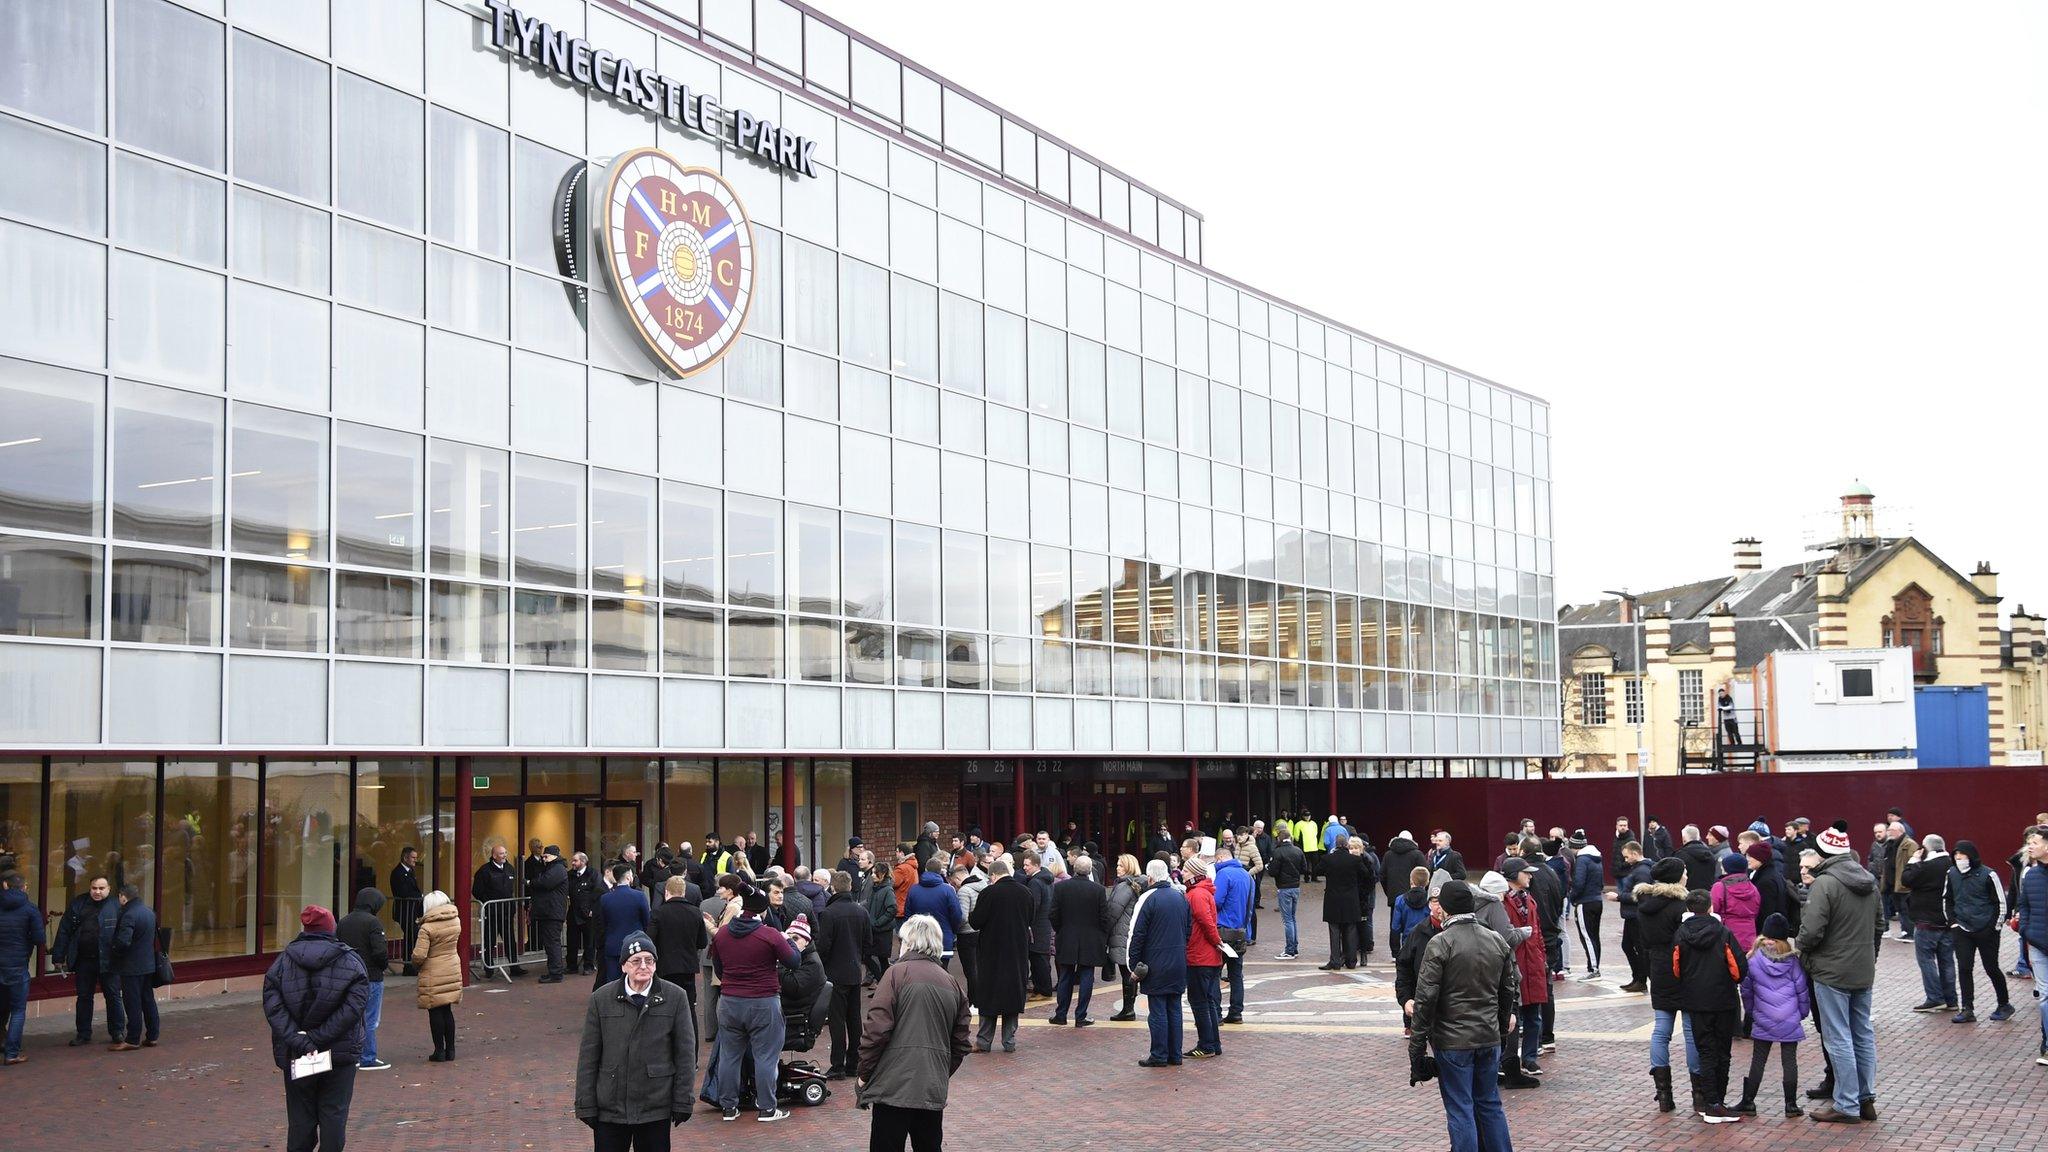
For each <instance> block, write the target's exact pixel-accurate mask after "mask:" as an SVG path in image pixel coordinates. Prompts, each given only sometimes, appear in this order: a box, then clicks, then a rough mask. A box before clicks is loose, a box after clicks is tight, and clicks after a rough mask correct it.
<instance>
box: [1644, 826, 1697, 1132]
mask: <svg viewBox="0 0 2048 1152" xmlns="http://www.w3.org/2000/svg"><path fill="white" fill-rule="evenodd" d="M1688 891H1689V890H1688V889H1687V888H1686V886H1685V861H1684V860H1683V859H1682V858H1680V857H1677V856H1666V857H1665V858H1664V859H1662V860H1659V861H1657V862H1656V863H1655V864H1653V865H1651V866H1650V880H1649V883H1647V884H1637V885H1635V886H1634V887H1633V888H1631V889H1630V890H1629V894H1630V895H1631V896H1633V897H1635V902H1636V941H1637V947H1639V948H1641V949H1642V953H1643V955H1644V957H1646V958H1647V959H1649V961H1650V966H1649V967H1650V1010H1651V1011H1652V1012H1653V1013H1654V1014H1655V1016H1654V1020H1655V1022H1654V1023H1653V1024H1652V1025H1651V1028H1650V1080H1651V1081H1652V1083H1654V1084H1655V1085H1656V1088H1657V1109H1658V1110H1659V1111H1661V1112H1670V1111H1672V1110H1674V1109H1676V1108H1677V1107H1678V1104H1677V1101H1675V1100H1674V1099H1673V1098H1672V1095H1671V1033H1672V1032H1673V1031H1674V1030H1676V1029H1678V1028H1679V1027H1680V1025H1681V1018H1680V1016H1679V1007H1680V1003H1679V990H1678V976H1677V973H1675V972H1673V971H1672V970H1671V945H1672V941H1673V940H1674V939H1675V938H1676V937H1677V935H1678V926H1679V924H1681V923H1682V922H1683V921H1684V920H1685V898H1686V896H1687V895H1688ZM1682 1024H1683V1028H1684V1032H1683V1036H1684V1039H1685V1067H1686V1071H1687V1073H1688V1074H1689V1075H1690V1076H1691V1078H1692V1081H1693V1091H1694V1099H1695V1103H1697V1100H1698V1096H1699V1078H1700V1054H1699V1047H1698V1045H1697V1044H1695V1043H1694V1041H1693V1035H1692V1021H1691V1020H1690V1019H1684V1020H1683V1021H1682ZM1695 1110H1697V1109H1695Z"/></svg>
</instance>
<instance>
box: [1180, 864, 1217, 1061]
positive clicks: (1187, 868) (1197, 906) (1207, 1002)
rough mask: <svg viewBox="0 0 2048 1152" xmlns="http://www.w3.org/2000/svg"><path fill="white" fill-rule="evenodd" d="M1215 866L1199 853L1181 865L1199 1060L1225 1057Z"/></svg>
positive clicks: (1190, 999) (1190, 1002) (1190, 997)
mask: <svg viewBox="0 0 2048 1152" xmlns="http://www.w3.org/2000/svg"><path fill="white" fill-rule="evenodd" d="M1211 868H1212V866H1211V865H1210V863H1209V861H1208V859H1207V858H1206V857H1204V856H1202V855H1201V853H1199V852H1197V853H1195V854H1194V855H1191V856H1189V857H1188V858H1187V859H1186V861H1185V862H1184V863H1183V864H1182V865H1181V872H1182V874H1183V875H1185V876H1187V877H1188V878H1189V883H1188V919H1189V929H1190V930H1189V932H1188V1006H1189V1007H1191V1008H1193V1009H1194V1010H1195V1050H1194V1051H1192V1052H1190V1053H1188V1055H1189V1056H1191V1057H1193V1058H1195V1059H1197V1060H1206V1059H1208V1058H1209V1057H1211V1056H1221V1055H1223V984H1222V974H1223V937H1222V935H1221V934H1219V933H1218V932H1217V931H1216V884H1215V882H1214V881H1213V880H1211V879H1210V873H1211Z"/></svg>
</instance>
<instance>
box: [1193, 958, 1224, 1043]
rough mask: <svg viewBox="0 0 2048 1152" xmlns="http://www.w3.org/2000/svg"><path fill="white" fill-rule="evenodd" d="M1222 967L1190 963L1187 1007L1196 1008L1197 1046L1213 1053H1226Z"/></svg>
mask: <svg viewBox="0 0 2048 1152" xmlns="http://www.w3.org/2000/svg"><path fill="white" fill-rule="evenodd" d="M1222 973H1223V969H1222V968H1220V967H1218V966H1216V965H1214V964H1190V965H1188V1007H1190V1008H1193V1009H1194V1010H1195V1047H1196V1048H1199V1049H1201V1050H1202V1051H1204V1052H1207V1053H1209V1054H1210V1055H1212V1056H1216V1055H1221V1054H1222V1052H1223V1027H1222V1025H1223V1009H1222V1001H1223V988H1222V985H1221V984H1220V983H1218V977H1220V976H1221V975H1222Z"/></svg>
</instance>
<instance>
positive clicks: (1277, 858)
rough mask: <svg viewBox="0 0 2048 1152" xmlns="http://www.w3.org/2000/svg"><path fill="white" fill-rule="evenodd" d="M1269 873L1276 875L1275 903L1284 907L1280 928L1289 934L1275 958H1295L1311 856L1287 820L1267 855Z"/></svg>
mask: <svg viewBox="0 0 2048 1152" xmlns="http://www.w3.org/2000/svg"><path fill="white" fill-rule="evenodd" d="M1266 874H1267V875H1269V876H1271V877H1272V878H1273V902H1274V903H1275V904H1276V905H1278V907H1279V909H1280V929H1281V932H1282V934H1283V935H1284V937H1285V939H1284V942H1283V947H1282V948H1281V950H1280V955H1278V956H1276V957H1274V959H1276V960H1292V959H1294V958H1295V957H1296V956H1298V955H1300V954H1301V933H1300V932H1299V931H1298V930H1297V929H1296V922H1295V918H1294V917H1295V910H1296V909H1297V908H1298V907H1300V904H1301V881H1302V879H1303V878H1304V877H1306V876H1307V875H1308V857H1307V856H1306V855H1305V854H1303V852H1302V850H1301V846H1300V845H1299V844H1296V843H1295V842H1294V833H1293V832H1291V831H1289V829H1288V825H1287V821H1285V820H1282V821H1281V822H1280V831H1279V832H1278V833H1277V834H1276V835H1275V837H1274V843H1273V854H1272V855H1271V856H1269V857H1267V858H1266Z"/></svg>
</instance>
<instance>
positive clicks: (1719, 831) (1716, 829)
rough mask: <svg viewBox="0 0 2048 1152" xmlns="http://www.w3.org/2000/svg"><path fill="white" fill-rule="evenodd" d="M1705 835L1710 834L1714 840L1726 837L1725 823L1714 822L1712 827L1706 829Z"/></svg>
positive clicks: (1726, 828)
mask: <svg viewBox="0 0 2048 1152" xmlns="http://www.w3.org/2000/svg"><path fill="white" fill-rule="evenodd" d="M1707 835H1709V836H1712V837H1713V838H1714V839H1716V840H1726V839H1728V826H1727V825H1726V824H1716V825H1714V826H1713V827H1712V828H1709V829H1707Z"/></svg>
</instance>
